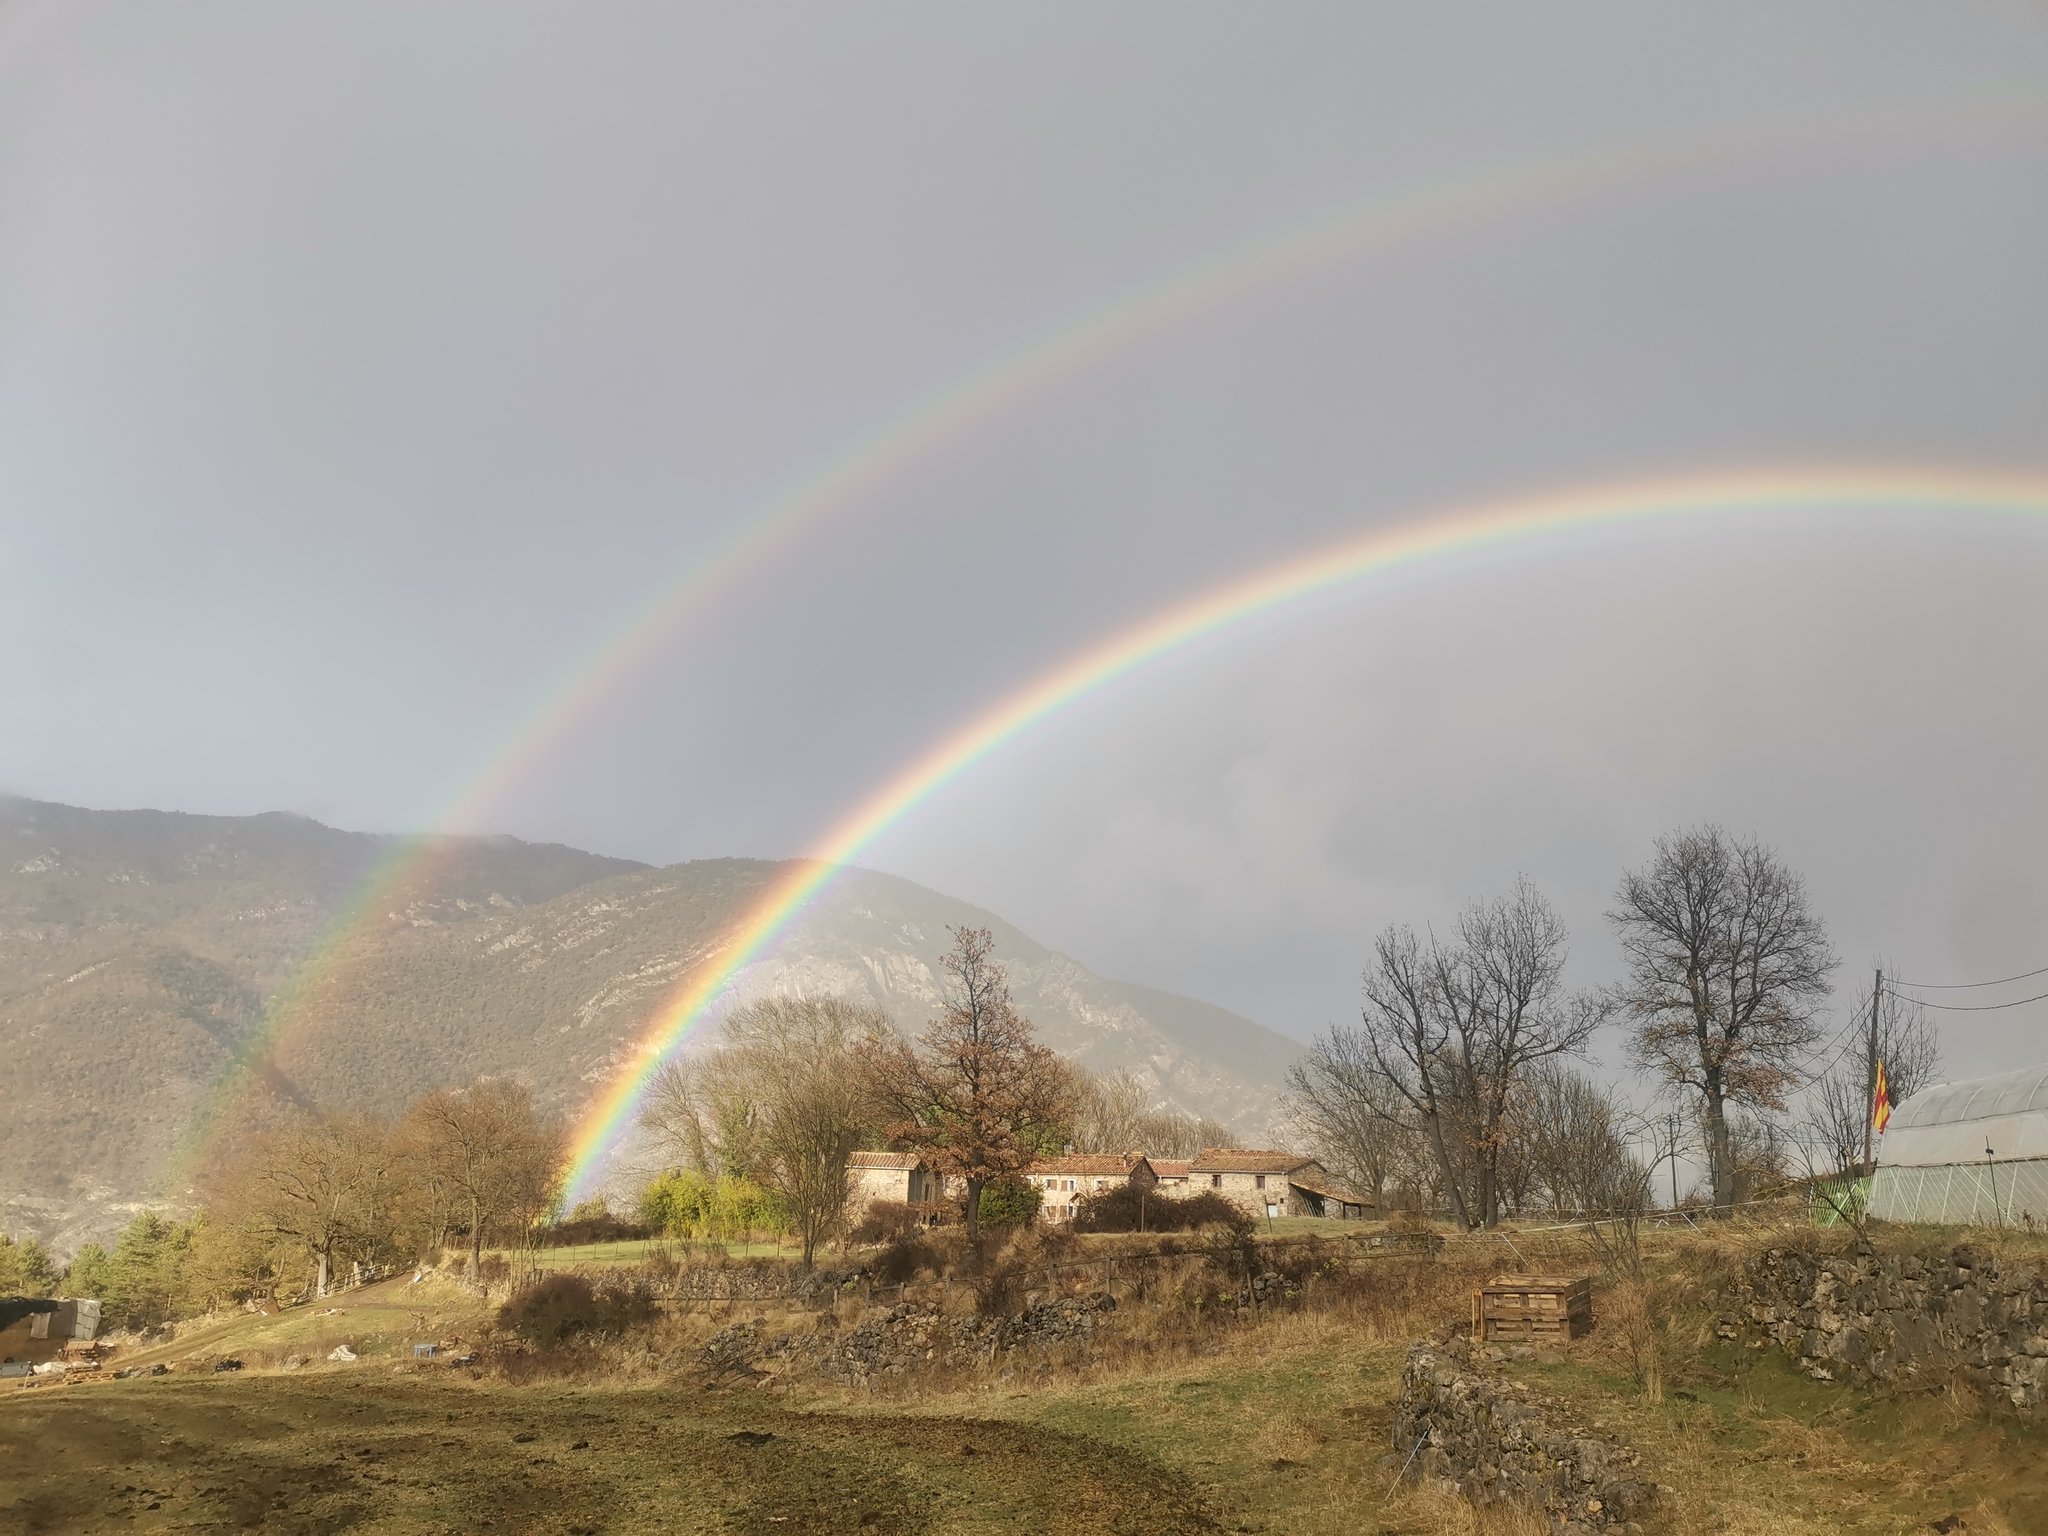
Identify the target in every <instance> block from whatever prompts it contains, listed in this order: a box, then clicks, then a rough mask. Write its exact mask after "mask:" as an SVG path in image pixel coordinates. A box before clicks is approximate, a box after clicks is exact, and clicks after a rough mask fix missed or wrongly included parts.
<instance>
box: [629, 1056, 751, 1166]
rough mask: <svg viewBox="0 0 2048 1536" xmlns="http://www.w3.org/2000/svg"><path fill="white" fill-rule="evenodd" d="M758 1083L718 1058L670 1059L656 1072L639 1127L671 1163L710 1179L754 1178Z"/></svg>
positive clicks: (678, 1057)
mask: <svg viewBox="0 0 2048 1536" xmlns="http://www.w3.org/2000/svg"><path fill="white" fill-rule="evenodd" d="M757 1087H758V1085H757V1083H756V1082H755V1080H754V1079H753V1078H752V1077H751V1076H750V1075H748V1074H746V1073H740V1072H733V1071H731V1070H728V1069H727V1068H726V1067H725V1066H724V1065H723V1064H721V1063H720V1062H718V1061H717V1060H716V1053H715V1052H712V1053H707V1054H705V1055H700V1056H695V1057H680V1056H671V1057H670V1058H669V1059H668V1060H666V1061H664V1062H663V1063H662V1064H661V1065H660V1066H659V1067H657V1068H656V1069H655V1073H654V1077H653V1079H652V1080H651V1081H650V1082H649V1084H648V1088H647V1096H646V1099H645V1100H644V1102H643V1103H642V1106H641V1111H640V1121H641V1124H643V1125H644V1126H646V1127H647V1129H648V1130H650V1131H652V1132H653V1133H654V1139H655V1141H656V1143H657V1144H658V1145H659V1146H660V1147H661V1148H662V1150H663V1151H664V1152H665V1153H666V1154H667V1155H668V1157H669V1159H670V1160H671V1161H672V1162H676V1163H680V1164H682V1166H684V1167H686V1168H694V1169H696V1170H697V1171H698V1172H699V1173H702V1174H703V1175H705V1177H707V1178H711V1179H716V1178H719V1177H720V1176H722V1175H724V1174H742V1175H751V1174H752V1172H753V1171H754V1170H755V1168H757V1167H758V1165H759V1164H760V1161H761V1156H762V1152H761V1147H760V1133H761V1103H760V1100H759V1099H758V1097H757V1096H756V1095H757Z"/></svg>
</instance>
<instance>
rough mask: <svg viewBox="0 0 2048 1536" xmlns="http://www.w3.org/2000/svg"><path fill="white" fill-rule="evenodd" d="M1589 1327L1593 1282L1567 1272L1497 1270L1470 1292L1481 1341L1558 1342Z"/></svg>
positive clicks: (1476, 1333) (1475, 1329) (1474, 1330)
mask: <svg viewBox="0 0 2048 1536" xmlns="http://www.w3.org/2000/svg"><path fill="white" fill-rule="evenodd" d="M1592 1327H1593V1282H1592V1281H1591V1280H1590V1279H1588V1278H1586V1277H1584V1276H1571V1275H1495V1276H1494V1277H1493V1279H1492V1280H1491V1281H1489V1282H1488V1283H1487V1284H1485V1285H1483V1286H1481V1287H1480V1288H1479V1289H1478V1290H1477V1291H1476V1292H1474V1293H1473V1296H1472V1333H1473V1337H1474V1338H1476V1339H1477V1340H1478V1341H1479V1342H1480V1343H1482V1344H1485V1343H1496V1342H1503V1341H1509V1340H1512V1341H1514V1342H1516V1343H1531V1344H1534V1343H1557V1344H1563V1343H1566V1342H1568V1341H1569V1340H1572V1339H1576V1338H1579V1337H1582V1336H1583V1335H1585V1334H1586V1333H1589V1332H1591V1331H1592Z"/></svg>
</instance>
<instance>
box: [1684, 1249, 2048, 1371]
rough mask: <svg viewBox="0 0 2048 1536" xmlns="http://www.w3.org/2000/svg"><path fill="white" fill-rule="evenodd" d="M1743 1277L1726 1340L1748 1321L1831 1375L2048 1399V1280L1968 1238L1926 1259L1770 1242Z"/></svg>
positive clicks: (1725, 1325) (1805, 1363) (1802, 1361)
mask: <svg viewBox="0 0 2048 1536" xmlns="http://www.w3.org/2000/svg"><path fill="white" fill-rule="evenodd" d="M1743 1281H1744V1285H1745V1288H1746V1290H1747V1293H1748V1294H1747V1298H1746V1302H1745V1305H1744V1308H1743V1311H1742V1313H1741V1314H1739V1315H1735V1314H1731V1315H1729V1316H1726V1317H1724V1318H1723V1319H1722V1320H1721V1326H1720V1332H1721V1334H1722V1336H1723V1337H1726V1338H1737V1337H1740V1336H1741V1335H1742V1333H1743V1332H1744V1326H1743V1325H1744V1323H1745V1322H1746V1323H1747V1324H1748V1326H1749V1328H1750V1329H1752V1330H1756V1331H1760V1332H1761V1333H1762V1334H1763V1336H1764V1338H1765V1339H1768V1340H1770V1341H1772V1342H1774V1343H1776V1344H1778V1345H1779V1346H1780V1347H1781V1348H1783V1349H1785V1350H1786V1351H1787V1352H1788V1353H1790V1354H1791V1355H1792V1356H1793V1357H1794V1359H1796V1360H1797V1361H1798V1363H1799V1366H1800V1369H1802V1370H1804V1371H1805V1372H1806V1373H1807V1374H1808V1375H1811V1376H1815V1377H1818V1378H1820V1379H1821V1380H1823V1381H1832V1380H1837V1379H1843V1378H1851V1379H1858V1380H1864V1381H1879V1382H1883V1381H1895V1380H1899V1379H1902V1378H1906V1379H1910V1378H1914V1377H1924V1376H1933V1375H1938V1374H1941V1373H1945V1372H1950V1371H1959V1372H1961V1373H1962V1374H1963V1375H1964V1376H1965V1377H1966V1378H1968V1379H1969V1380H1970V1381H1971V1382H1973V1383H1974V1384H1975V1385H1977V1386H1978V1387H1979V1388H1981V1389H1982V1390H1984V1391H1986V1392H1989V1393H1991V1394H1992V1395H1994V1396H1997V1397H2000V1398H2003V1399H2004V1400H2005V1401H2007V1402H2009V1403H2011V1404H2012V1405H2013V1406H2014V1407H2016V1408H2021V1409H2028V1410H2035V1409H2039V1408H2040V1407H2041V1406H2042V1404H2043V1403H2044V1402H2048V1281H2044V1279H2043V1277H2042V1276H2041V1275H2040V1274H2039V1273H2038V1272H2037V1271H2034V1270H2031V1269H2025V1268H2021V1267H2018V1266H2010V1265H2004V1264H2001V1263H2000V1262H1999V1261H1998V1259H1997V1258H1996V1257H1995V1256H1993V1255H1991V1254H1988V1253H1985V1252H1983V1251H1982V1250H1981V1249H1975V1248H1971V1247H1968V1246H1964V1247H1960V1248H1956V1249H1954V1250H1953V1251H1951V1252H1949V1253H1948V1254H1945V1255H1942V1256H1938V1257H1929V1256H1926V1255H1922V1254H1913V1253H1879V1252H1877V1251H1876V1250H1875V1249H1873V1248H1871V1247H1870V1246H1869V1245H1867V1244H1864V1245H1860V1246H1859V1247H1858V1248H1856V1249H1855V1250H1853V1251H1850V1252H1846V1253H1826V1252H1821V1251H1817V1250H1813V1249H1804V1248H1797V1247H1783V1248H1772V1249H1769V1250H1767V1251H1765V1252H1764V1253H1762V1254H1759V1255H1758V1256H1757V1257H1756V1258H1754V1259H1752V1260H1751V1261H1750V1262H1749V1263H1748V1264H1747V1265H1745V1266H1744V1270H1743ZM1759 1342H1760V1343H1761V1341H1759Z"/></svg>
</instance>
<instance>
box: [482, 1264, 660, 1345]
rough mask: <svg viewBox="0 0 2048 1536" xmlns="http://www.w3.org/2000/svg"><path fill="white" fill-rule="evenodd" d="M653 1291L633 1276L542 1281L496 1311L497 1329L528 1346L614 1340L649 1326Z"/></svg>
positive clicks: (556, 1276)
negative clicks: (583, 1338)
mask: <svg viewBox="0 0 2048 1536" xmlns="http://www.w3.org/2000/svg"><path fill="white" fill-rule="evenodd" d="M655 1311H656V1307H655V1300H654V1290H653V1287H651V1286H650V1285H649V1284H648V1283H647V1282H646V1281H645V1280H644V1279H642V1278H640V1277H639V1276H636V1275H628V1274H619V1273H612V1274H607V1275H602V1276H600V1277H599V1278H598V1279H596V1280H594V1281H593V1280H591V1279H589V1278H588V1277H586V1276H584V1275H579V1274H573V1273H558V1274H551V1275H542V1276H541V1277H540V1278H539V1279H538V1280H535V1281H533V1282H532V1283H531V1284H528V1285H525V1286H522V1287H520V1289H519V1290H518V1291H516V1292H514V1293H513V1296H512V1299H511V1300H510V1301H507V1302H506V1303H505V1305H504V1306H502V1307H500V1308H499V1309H498V1326H499V1327H500V1328H502V1329H504V1330H505V1331H506V1332H508V1333H511V1334H513V1335H515V1336H516V1337H518V1338H520V1339H522V1340H524V1341H525V1342H526V1343H528V1344H534V1345H541V1346H546V1345H551V1344H561V1343H564V1342H566V1341H567V1340H569V1339H572V1338H574V1337H576V1335H578V1334H617V1333H624V1332H625V1331H626V1330H627V1329H629V1328H632V1327H636V1326H638V1325H640V1324H643V1323H646V1322H649V1321H651V1320H652V1318H653V1317H654V1314H655Z"/></svg>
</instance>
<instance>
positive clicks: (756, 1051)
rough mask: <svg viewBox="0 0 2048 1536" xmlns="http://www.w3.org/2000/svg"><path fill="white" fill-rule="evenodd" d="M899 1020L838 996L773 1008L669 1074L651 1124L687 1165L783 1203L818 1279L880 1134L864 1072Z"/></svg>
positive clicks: (740, 1013)
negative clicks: (869, 1046)
mask: <svg viewBox="0 0 2048 1536" xmlns="http://www.w3.org/2000/svg"><path fill="white" fill-rule="evenodd" d="M888 1032H889V1021H888V1019H887V1017H886V1016H885V1015H884V1014H883V1013H882V1012H881V1010H879V1009H877V1008H875V1007H872V1006H871V1005H867V1004H861V1003H853V1002H849V1001H847V1000H846V999H844V998H839V997H793V998H792V997H771V998H764V999H762V1000H760V1001H759V1002H754V1003H749V1004H747V1005H746V1006H744V1007H742V1008H739V1009H738V1010H736V1011H735V1012H734V1013H732V1014H731V1015H730V1016H729V1017H728V1018H727V1019H726V1021H725V1024H724V1026H723V1028H722V1030H721V1032H720V1036H719V1041H718V1043H717V1045H716V1046H715V1047H714V1048H713V1049H712V1050H710V1051H709V1052H707V1053H705V1054H704V1055H703V1056H701V1057H699V1058H697V1059H696V1060H694V1061H692V1062H689V1063H688V1064H687V1065H685V1064H683V1063H680V1062H669V1063H666V1064H664V1066H663V1067H662V1069H661V1072H660V1073H659V1074H658V1075H657V1079H656V1082H655V1086H654V1092H653V1093H651V1094H650V1096H649V1097H650V1102H649V1105H648V1109H647V1112H646V1120H647V1123H648V1124H649V1125H650V1127H652V1128H653V1129H654V1130H655V1132H656V1134H657V1135H658V1136H659V1137H660V1138H661V1139H662V1140H663V1141H664V1142H665V1143H666V1144H667V1145H668V1146H669V1147H670V1149H671V1150H673V1151H676V1152H678V1153H679V1154H680V1155H681V1157H682V1159H683V1161H684V1162H686V1163H688V1164H689V1165H691V1166H693V1167H696V1168H699V1169H701V1170H703V1171H704V1172H706V1173H708V1174H710V1175H712V1176H713V1177H714V1178H715V1177H716V1176H718V1175H719V1174H722V1173H733V1174H739V1175H743V1176H744V1177H746V1178H749V1179H752V1180H753V1181H754V1182H755V1183H757V1184H759V1185H761V1186H762V1187H763V1188H765V1189H768V1190H770V1191H772V1192H773V1193H774V1194H776V1195H778V1196H780V1197H781V1200H782V1202H783V1204H784V1205H786V1206H787V1207H788V1209H789V1213H790V1217H791V1219H792V1221H794V1223H795V1225H796V1230H797V1236H798V1238H799V1240H800V1241H801V1242H802V1244H803V1264H804V1267H805V1268H806V1269H808V1268H809V1267H810V1266H811V1264H812V1262H813V1260H814V1259H815V1257H816V1255H817V1250H818V1244H819V1242H821V1241H822V1240H823V1239H824V1238H825V1237H826V1236H827V1235H828V1234H829V1233H830V1232H831V1231H832V1229H833V1228H834V1227H836V1226H837V1225H838V1223H839V1220H840V1217H841V1216H842V1215H843V1214H844V1212H845V1209H846V1194H847V1190H846V1168H847V1164H848V1163H849V1162H850V1161H851V1159H852V1157H853V1154H854V1153H855V1152H856V1151H857V1150H859V1148H860V1146H861V1144H862V1143H863V1142H864V1141H867V1140H869V1139H870V1138H871V1137H872V1136H874V1135H875V1134H876V1133H877V1131H878V1130H879V1126H880V1119H881V1116H880V1112H879V1110H878V1107H877V1106H876V1104H875V1102H874V1100H873V1099H872V1098H871V1097H870V1095H869V1093H868V1091H867V1087H868V1085H867V1079H866V1077H865V1075H864V1074H863V1073H862V1071H861V1070H860V1067H861V1061H862V1052H863V1049H864V1047H865V1045H866V1043H867V1041H868V1040H869V1039H870V1038H871V1037H881V1036H885V1035H887V1034H888Z"/></svg>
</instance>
